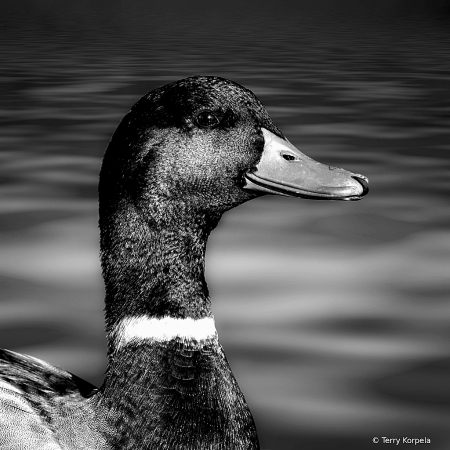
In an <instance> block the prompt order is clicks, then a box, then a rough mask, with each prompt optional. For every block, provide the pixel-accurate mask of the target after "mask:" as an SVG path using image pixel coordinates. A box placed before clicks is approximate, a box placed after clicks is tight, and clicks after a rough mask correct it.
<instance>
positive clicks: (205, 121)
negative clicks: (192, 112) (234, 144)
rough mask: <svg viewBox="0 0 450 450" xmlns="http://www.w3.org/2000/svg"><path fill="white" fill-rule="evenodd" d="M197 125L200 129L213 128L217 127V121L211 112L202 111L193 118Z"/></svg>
mask: <svg viewBox="0 0 450 450" xmlns="http://www.w3.org/2000/svg"><path fill="white" fill-rule="evenodd" d="M195 121H196V122H197V125H198V126H199V127H201V128H214V127H216V126H217V125H219V119H218V118H217V116H216V115H214V113H212V112H211V111H202V112H200V113H198V114H197V116H196V117H195Z"/></svg>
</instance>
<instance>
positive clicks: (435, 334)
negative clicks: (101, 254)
mask: <svg viewBox="0 0 450 450" xmlns="http://www.w3.org/2000/svg"><path fill="white" fill-rule="evenodd" d="M386 3H387V2H386ZM22 4H23V5H25V6H23V5H22ZM377 4H378V3H377ZM414 4H415V3H414ZM21 5H22V6H23V8H21V7H19V6H20V5H15V6H9V7H8V8H6V11H5V12H4V13H3V17H2V18H1V19H0V21H1V23H0V25H1V29H2V31H1V34H0V58H1V60H0V66H1V68H2V69H1V72H0V96H1V97H0V101H1V103H0V122H1V128H0V133H1V134H0V161H1V164H0V176H1V180H0V256H1V257H0V291H1V297H0V329H1V332H0V346H1V347H5V348H10V349H13V350H17V351H19V352H23V353H28V354H31V355H34V356H36V357H39V358H42V359H45V360H47V361H49V362H51V363H53V364H55V365H58V366H61V367H63V368H65V369H67V370H69V371H72V372H74V373H76V374H77V375H79V376H82V377H84V378H86V379H88V380H90V381H91V382H93V383H95V384H100V383H101V380H102V374H103V371H104V369H105V362H106V359H105V340H104V333H103V317H102V301H103V285H102V280H101V276H100V265H99V262H98V251H99V246H98V230H97V225H96V222H97V179H98V172H99V168H100V163H101V158H102V154H103V151H104V149H105V148H106V146H107V143H108V140H109V138H110V136H111V134H112V132H113V131H114V129H115V127H116V126H117V124H118V122H119V121H120V119H121V118H122V117H123V115H124V114H125V113H126V112H127V110H128V109H129V108H130V106H131V105H132V104H133V103H134V102H135V101H137V100H138V99H139V98H140V97H141V96H142V95H144V94H145V93H147V92H148V91H150V90H151V89H153V88H155V87H158V86H160V85H163V84H165V83H167V82H170V81H173V80H176V79H179V78H183V77H185V76H190V75H194V74H210V75H218V76H222V77H226V78H230V79H232V80H234V81H237V82H238V83H240V84H243V85H244V86H246V87H248V88H250V89H252V90H253V91H254V92H255V94H256V95H257V96H258V97H259V98H260V99H261V100H262V102H263V103H264V104H265V105H266V106H267V109H268V111H269V113H270V114H271V116H272V117H273V118H274V120H275V122H276V123H277V124H278V125H279V127H280V128H281V129H282V130H283V132H284V133H285V135H286V136H287V137H288V138H289V140H290V141H291V142H292V143H294V144H295V145H296V146H298V147H299V148H300V149H301V150H302V151H303V152H304V153H306V154H308V155H309V156H311V157H313V158H314V159H317V160H319V161H321V162H324V163H328V164H332V165H337V166H342V167H345V168H346V169H348V170H351V171H354V172H357V173H363V174H365V175H367V176H368V177H369V179H370V187H371V191H370V194H369V196H368V197H366V198H365V199H364V200H363V201H361V202H356V203H355V202H351V203H347V202H311V201H306V200H299V199H286V198H281V197H265V198H261V199H259V200H255V201H253V202H250V203H248V204H245V205H243V206H241V207H239V208H237V209H236V210H233V211H231V212H229V213H227V214H226V215H225V217H224V218H223V221H222V223H221V225H220V226H219V228H218V230H217V231H215V233H213V235H212V237H211V239H210V244H209V249H208V254H207V276H208V281H209V286H210V291H211V295H212V298H213V306H214V313H215V316H216V322H217V328H218V330H219V334H220V336H221V340H222V343H223V345H224V347H225V350H226V351H227V355H228V357H229V360H230V363H231V365H232V367H233V370H234V372H235V374H236V377H237V379H238V381H239V384H240V386H241V388H242V390H243V392H244V393H245V395H246V398H247V400H248V402H249V404H250V406H251V408H252V411H253V413H254V416H255V419H256V421H257V425H258V429H259V433H260V436H261V443H262V447H263V448H265V449H270V450H297V449H300V448H308V449H309V450H314V449H324V448H345V449H358V450H360V449H366V448H374V444H373V443H372V438H373V437H374V436H379V437H380V438H381V437H383V436H386V437H393V438H394V437H395V438H397V437H400V438H401V437H403V436H409V437H415V438H422V437H425V436H426V437H428V438H430V439H431V441H432V442H431V444H430V445H426V448H427V449H433V450H435V449H439V450H444V449H448V448H449V445H450V433H449V425H448V424H449V423H450V422H449V421H450V410H449V404H450V388H449V381H448V380H449V375H450V358H449V355H450V346H449V342H450V332H449V325H450V315H449V313H450V304H449V291H450V277H449V275H450V274H449V261H450V232H449V223H450V208H449V194H450V177H449V175H450V158H449V154H450V126H449V125H450V34H449V30H450V26H449V20H448V18H449V16H448V15H445V11H444V9H443V8H439V7H436V8H429V9H428V8H425V7H424V8H416V9H415V11H414V13H413V12H412V11H409V7H408V6H407V5H409V4H407V3H405V2H392V3H391V7H388V6H387V5H386V4H385V5H384V7H375V6H372V7H371V8H369V7H368V6H367V9H366V8H365V7H362V6H361V5H360V6H358V4H357V3H352V2H342V3H341V4H340V6H336V5H335V6H333V3H332V2H319V3H318V5H317V6H316V7H314V8H306V7H302V6H299V5H300V4H296V5H289V4H287V3H286V4H285V3H282V4H280V5H282V6H280V5H277V6H278V7H277V8H275V7H272V6H261V5H259V6H258V7H256V6H255V5H252V6H251V4H250V3H249V4H245V5H244V6H242V5H238V4H234V3H227V4H226V5H220V6H217V5H216V6H215V7H211V4H208V3H206V2H205V3H200V4H199V5H200V6H198V7H196V8H195V9H193V8H192V6H187V3H186V4H184V3H183V4H179V5H177V4H176V3H170V2H169V3H167V2H154V3H153V4H152V5H151V6H147V7H144V4H142V5H141V4H139V3H137V2H135V3H131V4H130V3H127V4H126V3H122V2H111V3H110V4H108V3H106V2H101V1H97V2H93V3H87V2H79V3H77V6H75V4H74V5H69V4H64V3H63V2H59V3H54V2H50V1H49V2H39V3H38V2H36V3H34V2H32V1H28V2H22V3H21ZM367 5H369V3H367ZM392 5H398V8H394V7H393V6H392ZM430 5H431V4H430ZM436 5H438V6H442V5H444V2H440V3H439V2H437V3H436ZM379 445H381V444H379ZM402 446H403V447H402ZM398 447H400V448H409V446H407V445H406V444H401V445H399V446H398Z"/></svg>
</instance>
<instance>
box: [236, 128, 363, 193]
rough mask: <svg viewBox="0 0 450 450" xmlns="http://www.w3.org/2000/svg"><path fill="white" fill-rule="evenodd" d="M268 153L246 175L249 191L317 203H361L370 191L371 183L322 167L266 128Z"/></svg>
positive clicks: (353, 174) (331, 168)
mask: <svg viewBox="0 0 450 450" xmlns="http://www.w3.org/2000/svg"><path fill="white" fill-rule="evenodd" d="M262 132H263V135H264V141H265V144H264V151H263V154H262V156H261V159H260V161H259V162H258V164H257V165H256V167H254V168H253V169H251V170H249V171H247V172H246V173H245V182H246V185H245V186H244V188H245V189H249V190H253V191H258V192H264V193H266V194H277V195H286V196H289V197H302V198H308V199H315V200H360V199H361V198H362V197H364V196H365V195H366V194H367V193H368V192H369V180H368V179H367V178H366V177H365V176H363V175H359V174H356V173H351V172H348V171H347V170H344V169H340V168H338V167H333V166H327V165H326V164H321V163H319V162H317V161H314V160H313V159H311V158H309V157H308V156H306V155H305V154H303V153H302V152H301V151H300V150H298V149H297V148H296V147H294V146H293V145H292V144H291V143H290V142H289V141H288V140H285V139H282V138H280V137H278V136H276V135H275V134H273V133H271V132H270V131H268V130H266V129H265V128H262Z"/></svg>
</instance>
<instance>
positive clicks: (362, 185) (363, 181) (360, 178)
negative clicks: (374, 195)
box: [352, 174, 369, 198]
mask: <svg viewBox="0 0 450 450" xmlns="http://www.w3.org/2000/svg"><path fill="white" fill-rule="evenodd" d="M352 178H353V179H354V180H355V181H356V182H357V183H358V184H359V186H358V190H359V191H360V192H359V193H358V196H359V197H360V198H362V197H364V196H365V195H367V193H368V192H369V179H368V178H367V177H365V176H364V175H360V174H352ZM361 189H362V190H361Z"/></svg>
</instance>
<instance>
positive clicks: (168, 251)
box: [100, 200, 220, 332]
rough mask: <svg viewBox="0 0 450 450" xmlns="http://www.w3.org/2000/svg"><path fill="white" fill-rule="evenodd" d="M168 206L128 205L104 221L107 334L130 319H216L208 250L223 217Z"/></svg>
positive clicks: (101, 226)
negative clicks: (207, 265)
mask: <svg viewBox="0 0 450 450" xmlns="http://www.w3.org/2000/svg"><path fill="white" fill-rule="evenodd" d="M160 203H162V202H154V204H155V205H158V204H160ZM165 203H166V205H165V210H164V211H159V210H158V208H157V206H154V207H153V208H147V209H146V210H143V209H142V208H139V206H136V205H133V204H125V205H122V207H121V208H118V209H117V211H115V213H113V214H111V216H110V217H108V218H107V222H108V223H107V224H102V217H101V218H100V228H101V230H102V235H101V259H102V269H103V277H104V280H105V289H106V298H105V313H106V321H107V324H106V325H107V332H109V331H111V330H112V329H113V328H114V327H115V326H116V325H117V324H118V323H119V322H120V321H121V320H123V319H124V318H126V317H129V316H146V317H153V318H163V317H171V318H180V319H182V318H192V319H201V318H204V317H212V312H211V302H210V299H209V293H208V287H207V284H206V280H205V274H204V267H205V250H206V243H207V239H208V236H209V234H210V232H211V230H212V229H213V228H214V227H215V226H216V224H217V222H218V221H219V219H220V216H219V217H217V216H216V215H214V214H206V213H204V212H201V211H195V214H193V212H192V211H186V208H187V207H186V205H183V204H180V203H178V204H170V203H169V207H168V205H167V203H168V202H167V200H166V201H165Z"/></svg>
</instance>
